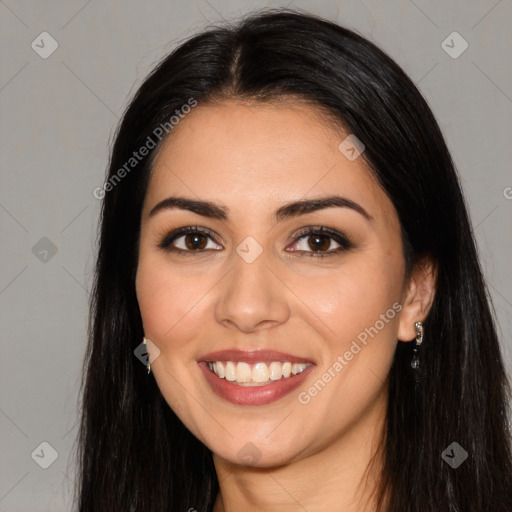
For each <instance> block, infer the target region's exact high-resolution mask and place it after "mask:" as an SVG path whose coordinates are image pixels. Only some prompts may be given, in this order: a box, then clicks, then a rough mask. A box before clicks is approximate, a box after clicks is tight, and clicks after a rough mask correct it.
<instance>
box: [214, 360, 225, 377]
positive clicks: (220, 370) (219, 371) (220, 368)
mask: <svg viewBox="0 0 512 512" xmlns="http://www.w3.org/2000/svg"><path fill="white" fill-rule="evenodd" d="M215 373H216V374H217V375H218V376H219V377H220V378H221V379H223V378H224V376H225V374H224V366H222V363H221V362H220V361H217V362H216V363H215Z"/></svg>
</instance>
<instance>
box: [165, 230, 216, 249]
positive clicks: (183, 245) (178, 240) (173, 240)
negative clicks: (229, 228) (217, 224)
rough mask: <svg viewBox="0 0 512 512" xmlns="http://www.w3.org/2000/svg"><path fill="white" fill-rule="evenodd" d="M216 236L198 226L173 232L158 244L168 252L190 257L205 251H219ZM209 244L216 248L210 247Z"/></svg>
mask: <svg viewBox="0 0 512 512" xmlns="http://www.w3.org/2000/svg"><path fill="white" fill-rule="evenodd" d="M215 238H216V236H215V234H214V233H213V232H212V231H210V230H208V229H206V228H199V227H198V226H187V227H184V228H179V229H176V230H174V231H171V232H170V233H168V234H167V235H165V237H164V238H163V240H162V241H161V242H160V243H159V244H158V247H160V248H161V249H164V250H166V251H170V252H174V253H177V254H180V255H181V254H183V255H187V256H188V255H190V254H192V253H198V252H199V253H201V252H204V251H211V250H218V249H216V248H215V245H217V244H216V243H215V242H214V239H215ZM208 242H211V244H212V245H213V246H214V247H208Z"/></svg>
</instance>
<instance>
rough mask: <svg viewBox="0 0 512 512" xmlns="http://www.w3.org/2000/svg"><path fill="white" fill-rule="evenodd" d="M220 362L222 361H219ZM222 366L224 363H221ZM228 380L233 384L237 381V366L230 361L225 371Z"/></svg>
mask: <svg viewBox="0 0 512 512" xmlns="http://www.w3.org/2000/svg"><path fill="white" fill-rule="evenodd" d="M219 362H220V361H219ZM220 364H222V363H220ZM224 372H225V377H226V380H229V382H233V381H235V380H236V366H235V363H232V362H231V361H228V362H227V363H226V368H225V369H224Z"/></svg>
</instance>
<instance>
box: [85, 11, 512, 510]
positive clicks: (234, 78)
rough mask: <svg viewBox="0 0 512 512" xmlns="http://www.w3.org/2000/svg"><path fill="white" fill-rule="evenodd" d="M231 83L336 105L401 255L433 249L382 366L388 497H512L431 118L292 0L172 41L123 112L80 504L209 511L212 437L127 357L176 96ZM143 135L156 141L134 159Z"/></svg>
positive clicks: (95, 316) (476, 281)
mask: <svg viewBox="0 0 512 512" xmlns="http://www.w3.org/2000/svg"><path fill="white" fill-rule="evenodd" d="M230 98H235V99H241V100H249V101H255V102H265V101H270V100H274V101H279V100H280V99H285V98H297V99H302V100H306V101H308V102H311V103H312V104H314V105H316V106H317V107H318V109H319V111H326V112H329V114H330V115H331V116H332V118H333V119H335V120H338V121H339V122H340V123H341V124H342V125H343V126H344V127H345V128H346V129H347V130H348V132H350V133H352V134H354V135H355V136H356V137H357V138H358V139H360V140H361V141H362V142H363V143H364V145H365V151H364V153H363V156H364V158H365V159H366V161H367V162H368V164H369V165H370V167H371V169H372V171H373V173H374V175H375V177H376V179H377V180H378V182H379V183H380V185H381V187H382V189H383V190H384V191H385V193H386V194H387V195H388V196H389V198H390V199H391V201H392V202H393V204H394V207H395V209H396V211H397V213H398V217H399V219H400V223H401V228H402V236H403V242H404V257H405V259H406V262H407V268H409V269H410V268H411V265H412V264H414V263H415V262H416V261H419V259H420V258H422V257H424V256H425V255H428V256H429V257H431V258H432V260H433V261H435V264H436V267H437V283H436V293H435V299H434V302H433V305H432V308H431V310H430V313H429V314H428V317H427V318H426V321H425V338H424V342H423V344H422V345H421V348H420V352H419V358H420V372H421V373H420V375H419V382H418V383H417V385H416V384H415V379H414V371H413V370H412V368H411V365H410V362H411V348H412V345H413V343H398V345H397V349H396V353H395V357H394V361H393V364H392V367H391V370H390V374H389V376H388V379H389V407H388V411H387V419H386V429H385V431H386V433H385V439H384V442H383V445H382V449H383V453H384V466H383V471H382V478H381V484H380V487H379V496H380V501H381V503H384V502H385V503H387V505H386V508H385V510H387V511H388V512H404V511H414V512H422V511H425V512H426V511H429V512H434V511H435V512H444V511H446V512H456V511H457V512H469V511H478V512H482V511H492V512H506V511H510V509H511V506H512V456H511V445H510V432H509V430H508V420H507V414H508V409H507V404H508V399H509V397H510V386H509V381H508V380H507V377H506V373H505V370H504V365H503V361H502V358H501V354H500V347H499V343H498V339H497V334H496V328H495V324H494V319H493V315H492V313H491V305H490V304H491V303H490V298H489V294H488V291H487V288H486V286H485V283H484V280H483V277H482V271H481V268H480V265H479V262H478V258H477V251H476V247H475V241H474V236H473V233H472V228H471V224H470V221H469V219H468V214H467V208H466V205H465V202H464V199H463V196H462V193H461V187H460V184H459V181H458V177H457V174H456V171H455V169H454V164H453V162H452V159H451V157H450V154H449V152H448V149H447V147H446V144H445V141H444V139H443V136H442V133H441V131H440V129H439V127H438V124H437V123H436V120H435V119H434V116H433V114H432V112H431V110H430V109H429V107H428V105H427V103H426V101H425V100H424V98H423V97H422V95H421V94H420V92H419V91H418V89H417V88H416V87H415V85H414V84H413V83H412V81H411V80H410V79H409V78H408V77H407V76H406V75H405V73H404V72H403V71H402V70H401V68H400V67H399V66H398V65H397V64H396V63H395V62H394V61H393V60H392V59H391V58H390V57H388V56H387V55H386V54H385V53H384V52H383V51H381V50H380V49H378V48H377V47H376V46H375V45H374V44H372V43H371V42H369V41H368V40H366V39H365V38H363V37H361V36H359V35H358V34H356V33H355V32H353V31H351V30H348V29H346V28H342V27H340V26H338V25H337V24H334V23H332V22H329V21H326V20H323V19H321V18H319V17H317V16H313V15H309V14H305V13H302V12H300V11H290V10H267V11H262V12H256V13H253V14H251V15H249V16H246V17H245V18H243V19H242V20H241V21H239V22H237V23H233V24H225V25H221V26H214V27H210V28H208V29H207V30H205V31H203V32H202V33H200V34H198V35H195V36H193V37H191V38H190V39H189V40H187V41H185V42H184V43H182V44H180V45H179V47H177V48H176V49H175V50H174V51H173V52H172V53H171V54H170V55H168V56H167V57H166V58H165V59H164V60H162V61H161V62H160V63H159V64H158V65H157V66H156V68H155V69H154V70H153V71H152V72H151V74H150V75H149V76H148V77H147V79H146V80H145V81H144V83H143V84H142V86H141V87H140V88H139V89H138V91H137V92H136V94H135V96H134V98H133V100H132V101H131V103H130V105H129V106H128V108H127V109H126V111H125V113H124V116H123V118H122V121H121V123H120V125H119V127H118V130H117V133H116V137H115V141H114V144H113V147H112V153H111V161H110V167H109V171H108V176H107V181H106V183H105V186H104V187H103V188H102V191H101V195H103V196H104V197H103V203H102V212H101V230H100V235H99V253H98V259H97V267H96V273H95V283H94V289H93V292H92V295H91V314H90V327H89V332H90V334H89V344H88V347H87V353H86V357H85V360H84V373H83V381H82V388H81V392H83V397H82V411H83V414H82V418H81V425H80V431H79V436H78V478H77V484H78V485H77V487H78V490H76V493H77V500H78V507H79V512H112V511H114V510H118V511H121V510H122V511H135V510H137V511H138V512H150V511H151V512H163V511H178V510H189V509H190V508H192V509H195V510H197V511H198V512H206V511H211V510H212V507H213V503H214V501H215V498H216V495H217V492H218V489H219V485H218V480H217V477H216V473H215V469H214V466H213V462H212V454H211V451H210V450H209V449H208V448H207V447H206V446H204V445H203V444H202V443H201V442H199V441H198V440H197V439H196V438H195V437H194V436H193V435H192V434H191V433H190V432H189V431H188V430H187V428H186V427H184V425H183V424H182V423H181V421H180V420H179V419H178V418H177V416H176V415H175V414H174V413H173V411H172V410H171V409H170V407H169V406H168V404H167V403H166V402H165V400H164V398H163V396H162V395H161V393H160V390H159V388H158V386H157V384H156V382H155V379H154V378H153V377H152V376H148V375H147V373H146V371H145V367H144V365H143V364H141V362H140V361H139V360H138V359H137V358H136V357H135V356H134V350H135V349H136V347H137V346H138V345H139V344H140V343H141V341H142V337H143V329H142V322H141V316H140V312H139V308H138V303H137V297H136V293H135V273H136V268H137V255H138V239H139V229H140V215H141V208H142V203H143V200H144V195H145V191H146V187H147V183H148V179H149V178H148V177H149V174H150V170H151V165H152V161H153V158H154V156H155V154H156V152H157V151H158V148H159V147H160V140H165V138H164V137H163V136H161V133H160V132H162V127H165V129H164V131H163V132H162V133H164V134H165V135H167V133H169V136H170V137H172V127H171V126H170V124H172V123H170V121H169V120H170V119H171V117H172V116H173V115H177V113H176V111H178V113H179V112H182V110H181V109H182V108H183V106H184V105H187V104H189V105H190V104H191V101H197V104H198V105H199V106H200V105H201V104H205V103H207V102H209V101H215V100H222V99H230ZM198 108H200V107H198ZM165 123H167V124H165ZM158 127H160V131H158V130H157V128H158ZM155 130H156V131H155ZM148 138H151V140H152V142H154V143H158V144H152V145H154V146H155V147H154V148H153V149H151V150H150V151H149V153H148V154H147V155H145V156H144V157H141V156H140V155H138V156H137V161H136V162H135V161H134V160H130V159H131V158H133V152H134V151H137V150H138V149H139V148H141V147H143V146H149V143H148V141H149V139H148ZM128 162H130V164H129V165H127V163H128ZM123 168H124V169H125V172H122V171H120V170H121V169H123ZM454 442H456V443H458V444H459V445H460V446H461V447H462V448H463V449H464V450H465V451H466V452H467V453H468V458H467V459H466V460H465V461H464V463H462V464H461V465H460V466H459V467H457V468H456V469H454V468H453V467H451V465H450V464H448V463H447V462H446V461H445V459H446V457H445V458H443V456H442V454H443V452H444V451H445V449H446V448H447V447H449V446H450V445H451V444H452V443H454ZM381 510H384V508H382V509H381Z"/></svg>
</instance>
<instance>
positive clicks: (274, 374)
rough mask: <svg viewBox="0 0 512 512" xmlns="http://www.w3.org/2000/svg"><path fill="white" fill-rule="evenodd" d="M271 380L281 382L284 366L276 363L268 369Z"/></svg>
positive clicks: (271, 364)
mask: <svg viewBox="0 0 512 512" xmlns="http://www.w3.org/2000/svg"><path fill="white" fill-rule="evenodd" d="M268 373H269V377H270V380H279V379H280V378H281V377H282V376H283V365H282V364H281V363H278V362H276V361H274V362H273V363H270V366H269V368H268Z"/></svg>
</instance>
